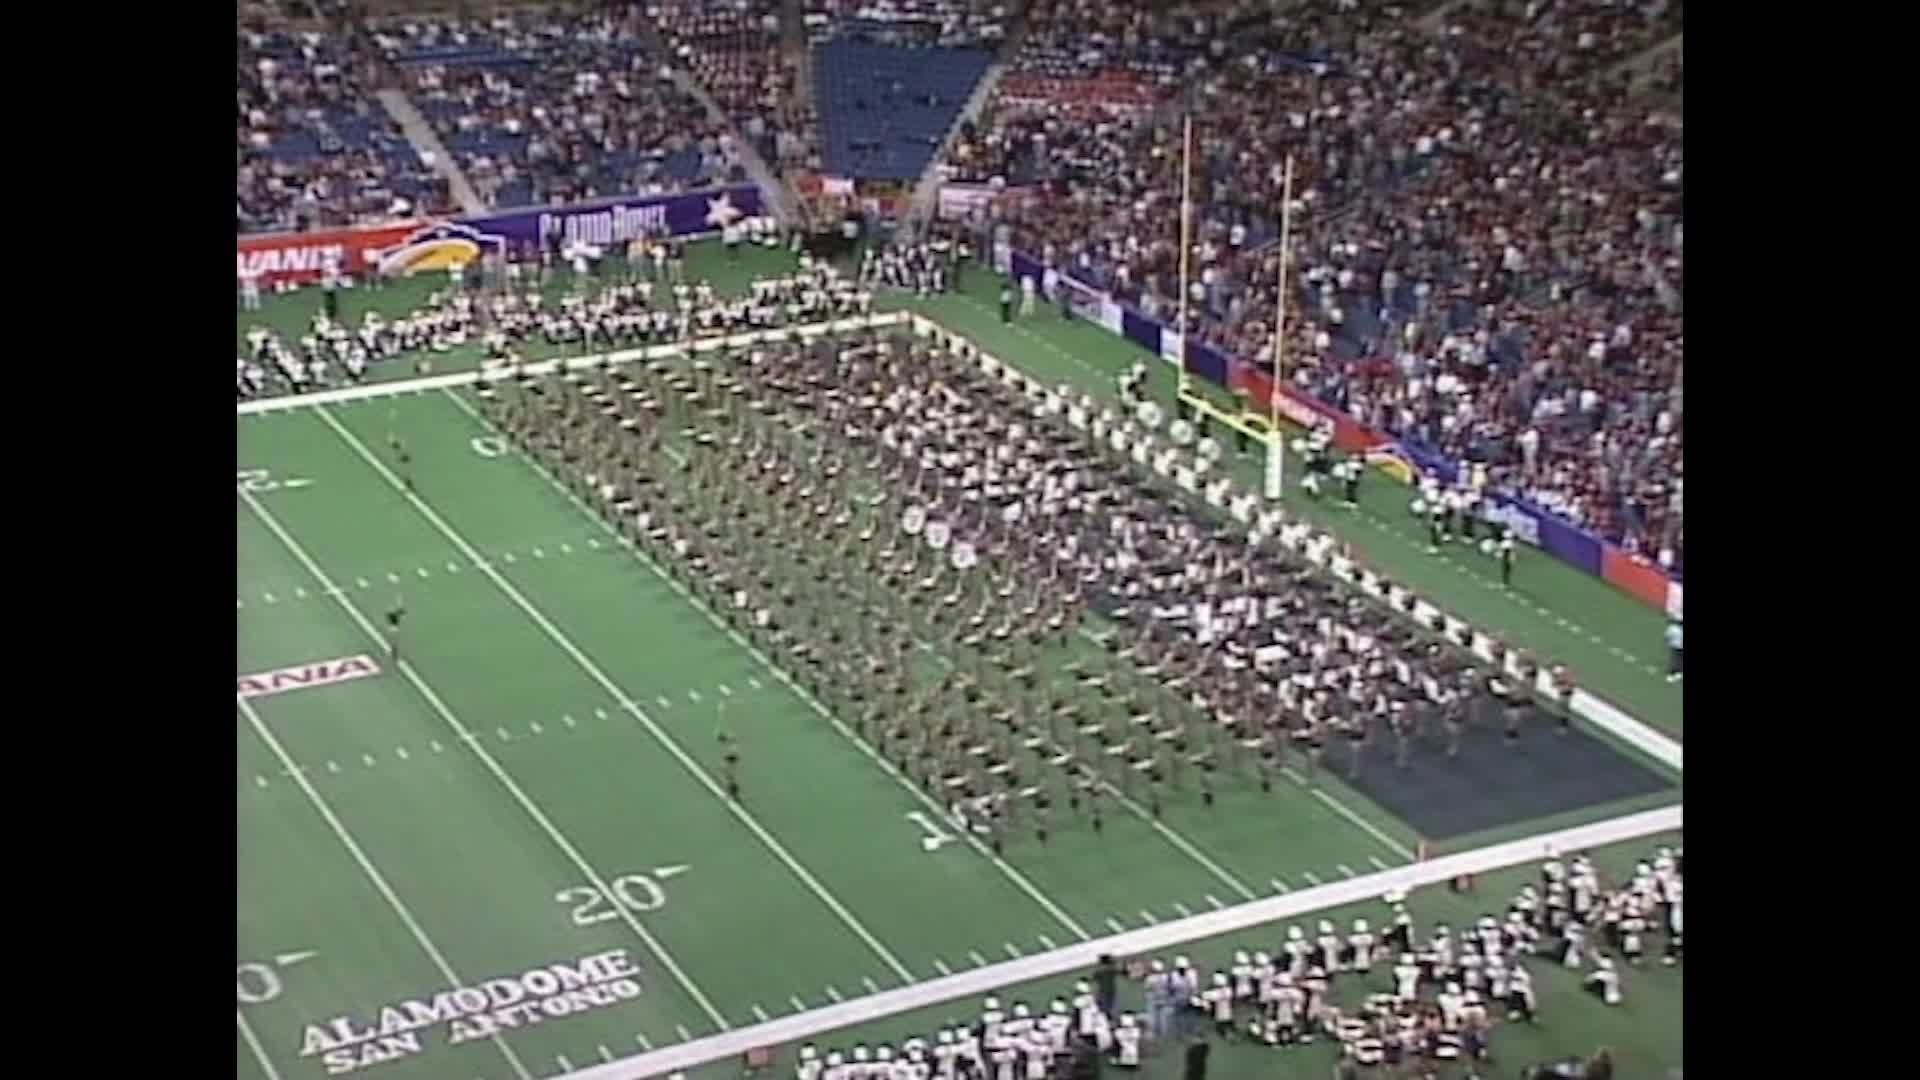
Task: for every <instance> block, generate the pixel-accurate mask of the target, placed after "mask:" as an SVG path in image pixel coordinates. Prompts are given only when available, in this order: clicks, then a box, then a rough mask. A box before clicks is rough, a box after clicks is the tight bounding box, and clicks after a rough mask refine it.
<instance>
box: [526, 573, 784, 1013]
mask: <svg viewBox="0 0 1920 1080" xmlns="http://www.w3.org/2000/svg"><path fill="white" fill-rule="evenodd" d="M560 554H562V555H571V554H573V545H572V544H561V545H560ZM755 1008H758V1006H755Z"/></svg>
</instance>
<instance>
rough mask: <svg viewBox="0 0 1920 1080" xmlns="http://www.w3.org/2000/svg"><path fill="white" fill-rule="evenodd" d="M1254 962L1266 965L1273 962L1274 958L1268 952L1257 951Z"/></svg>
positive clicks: (1258, 964) (1258, 965)
mask: <svg viewBox="0 0 1920 1080" xmlns="http://www.w3.org/2000/svg"><path fill="white" fill-rule="evenodd" d="M1253 962H1254V964H1255V966H1257V967H1266V966H1267V965H1269V964H1271V963H1273V958H1272V957H1270V956H1268V955H1267V954H1266V953H1263V952H1257V953H1254V954H1253Z"/></svg>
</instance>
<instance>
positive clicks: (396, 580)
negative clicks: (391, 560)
mask: <svg viewBox="0 0 1920 1080" xmlns="http://www.w3.org/2000/svg"><path fill="white" fill-rule="evenodd" d="M387 584H389V585H398V584H400V575H399V574H396V573H394V572H393V571H391V570H389V571H387Z"/></svg>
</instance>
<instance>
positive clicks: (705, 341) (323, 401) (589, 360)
mask: <svg viewBox="0 0 1920 1080" xmlns="http://www.w3.org/2000/svg"><path fill="white" fill-rule="evenodd" d="M907 320H908V315H907V314H906V313H905V312H901V311H889V312H883V313H880V314H876V315H864V316H857V317H855V318H851V319H833V320H830V321H827V322H818V323H802V324H800V325H798V326H791V327H787V328H786V329H784V330H763V331H759V332H756V333H751V334H733V335H730V336H727V337H712V338H696V339H694V340H693V341H690V342H687V343H686V344H685V345H650V346H648V347H646V348H644V349H623V350H621V351H619V352H615V353H593V354H590V355H587V356H573V357H566V358H564V359H562V358H558V357H556V358H555V359H552V360H542V361H540V362H539V363H536V364H528V365H527V366H526V371H527V373H528V374H529V375H546V374H548V373H550V372H552V371H555V370H557V369H558V368H560V367H561V366H563V365H564V366H565V367H566V368H567V369H569V370H578V369H580V368H584V367H592V366H593V365H595V364H598V363H601V362H602V361H606V360H611V361H612V362H614V363H616V364H625V363H629V362H631V361H635V360H658V359H662V358H664V357H669V356H684V355H688V354H689V353H690V352H710V351H712V350H714V349H720V348H728V347H733V346H739V345H750V344H753V343H754V342H757V341H765V340H768V339H769V338H771V339H772V340H775V341H784V340H786V338H788V337H790V336H792V335H794V334H799V335H800V336H802V337H819V336H820V335H821V334H825V333H828V332H830V331H833V332H837V331H841V330H858V329H861V328H862V327H876V326H897V325H899V324H900V323H903V322H906V321H907ZM482 374H483V373H482V372H480V371H456V372H453V373H451V374H447V375H428V376H423V377H420V378H414V379H395V380H393V381H392V382H382V383H368V384H366V385H364V386H344V387H341V388H340V389H338V390H322V391H320V392H319V393H317V394H288V395H284V396H281V397H271V398H261V399H259V400H257V401H242V402H239V403H238V404H236V405H235V406H234V409H233V412H234V415H235V416H253V415H256V414H259V413H271V412H282V411H285V410H288V409H298V408H301V407H303V406H307V405H344V404H347V403H348V402H353V401H365V400H368V399H370V398H380V397H392V396H395V395H398V394H417V393H420V392H421V391H423V390H451V389H452V388H454V387H456V386H471V385H473V384H474V383H476V382H479V381H480V376H481V375H482ZM486 374H492V375H504V374H505V372H504V371H501V370H499V369H495V370H494V371H492V372H487V373H486Z"/></svg>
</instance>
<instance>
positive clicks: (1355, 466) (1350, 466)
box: [1341, 458, 1362, 508]
mask: <svg viewBox="0 0 1920 1080" xmlns="http://www.w3.org/2000/svg"><path fill="white" fill-rule="evenodd" d="M1345 467H1346V470H1347V471H1346V473H1345V475H1343V476H1342V477H1341V479H1342V480H1343V481H1345V483H1346V497H1345V502H1346V504H1347V506H1348V507H1349V508H1352V507H1355V506H1358V505H1360V472H1361V469H1362V465H1361V463H1360V459H1359V458H1348V459H1347V461H1346V465H1345Z"/></svg>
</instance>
